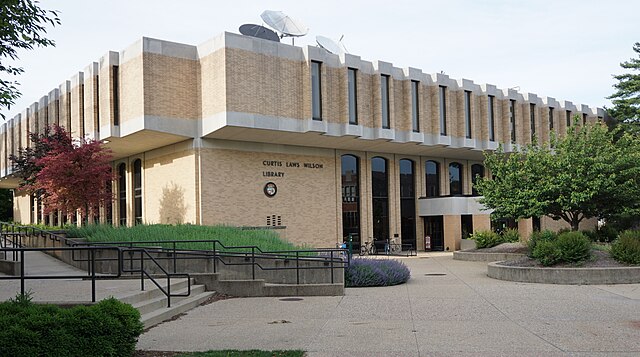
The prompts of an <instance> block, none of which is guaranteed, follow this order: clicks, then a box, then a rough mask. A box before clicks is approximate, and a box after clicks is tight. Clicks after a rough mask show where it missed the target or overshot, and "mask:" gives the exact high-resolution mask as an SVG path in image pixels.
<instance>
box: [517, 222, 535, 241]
mask: <svg viewBox="0 0 640 357" xmlns="http://www.w3.org/2000/svg"><path fill="white" fill-rule="evenodd" d="M518 233H520V237H521V238H522V239H524V240H527V239H529V236H531V233H533V220H532V219H531V218H527V219H520V220H518Z"/></svg>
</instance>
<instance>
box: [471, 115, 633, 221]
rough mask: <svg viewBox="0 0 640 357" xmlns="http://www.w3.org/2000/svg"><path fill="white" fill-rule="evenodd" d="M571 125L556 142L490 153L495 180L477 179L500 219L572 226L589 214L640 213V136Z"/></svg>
mask: <svg viewBox="0 0 640 357" xmlns="http://www.w3.org/2000/svg"><path fill="white" fill-rule="evenodd" d="M577 120H578V118H577V117H576V119H575V121H576V124H577ZM572 129H573V130H569V131H568V133H567V135H566V136H565V137H563V138H561V139H558V140H556V139H555V138H554V139H552V145H551V146H546V145H540V146H538V145H528V146H526V147H524V148H523V149H522V150H516V151H514V152H512V153H505V152H503V151H502V149H501V148H499V149H498V150H497V151H496V152H495V153H486V154H485V157H486V160H485V165H486V167H487V168H488V169H489V170H490V171H491V173H492V174H493V178H484V179H482V180H478V183H477V189H478V191H479V193H480V194H481V195H483V196H484V197H482V198H481V199H480V202H481V203H482V204H484V205H485V206H486V207H488V208H491V209H493V210H494V213H495V215H496V216H498V217H504V218H515V219H519V218H529V217H539V216H545V215H546V216H549V217H551V218H553V219H554V220H560V219H562V220H564V221H566V222H567V223H569V224H570V225H571V228H572V230H578V225H579V224H580V222H581V221H582V220H584V219H585V218H592V217H596V218H609V217H612V216H616V215H621V214H633V213H637V212H639V208H640V139H638V137H636V136H634V135H631V134H629V133H623V134H621V135H619V138H618V139H615V138H616V135H617V133H616V132H615V131H609V130H608V129H607V128H606V126H604V125H602V124H595V125H587V126H584V127H580V126H574V127H572Z"/></svg>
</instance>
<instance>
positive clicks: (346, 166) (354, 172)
mask: <svg viewBox="0 0 640 357" xmlns="http://www.w3.org/2000/svg"><path fill="white" fill-rule="evenodd" d="M341 170H342V236H343V239H344V241H348V239H349V235H351V237H352V239H353V242H354V244H356V245H357V244H359V243H360V162H359V160H358V158H357V157H356V156H353V155H342V158H341Z"/></svg>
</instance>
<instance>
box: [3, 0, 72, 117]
mask: <svg viewBox="0 0 640 357" xmlns="http://www.w3.org/2000/svg"><path fill="white" fill-rule="evenodd" d="M38 5H39V3H38V1H32V0H4V1H2V5H0V60H1V61H2V62H1V63H0V74H2V75H3V77H4V78H0V109H2V108H5V107H6V108H10V107H11V105H13V104H14V103H15V100H16V99H17V98H19V97H20V95H21V94H20V91H19V90H18V88H17V85H18V82H16V81H13V80H11V79H7V77H9V78H11V77H14V76H17V75H19V74H21V73H23V72H24V68H22V67H16V66H13V65H11V64H7V60H11V61H16V60H18V59H19V57H18V50H31V49H33V48H34V47H35V46H38V47H47V46H54V45H55V44H54V42H53V41H52V40H50V39H48V38H45V37H43V35H44V34H46V33H47V30H46V26H47V25H51V26H56V25H59V24H60V19H59V18H58V13H57V12H55V11H48V10H43V9H41V8H40V7H39V6H38ZM0 116H2V118H3V119H4V118H5V116H4V114H2V113H0Z"/></svg>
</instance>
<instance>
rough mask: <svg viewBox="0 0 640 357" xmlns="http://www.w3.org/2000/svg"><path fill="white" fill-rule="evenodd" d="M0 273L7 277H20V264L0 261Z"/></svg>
mask: <svg viewBox="0 0 640 357" xmlns="http://www.w3.org/2000/svg"><path fill="white" fill-rule="evenodd" d="M0 273H3V274H7V275H16V276H17V275H20V262H13V261H11V260H4V259H0Z"/></svg>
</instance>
